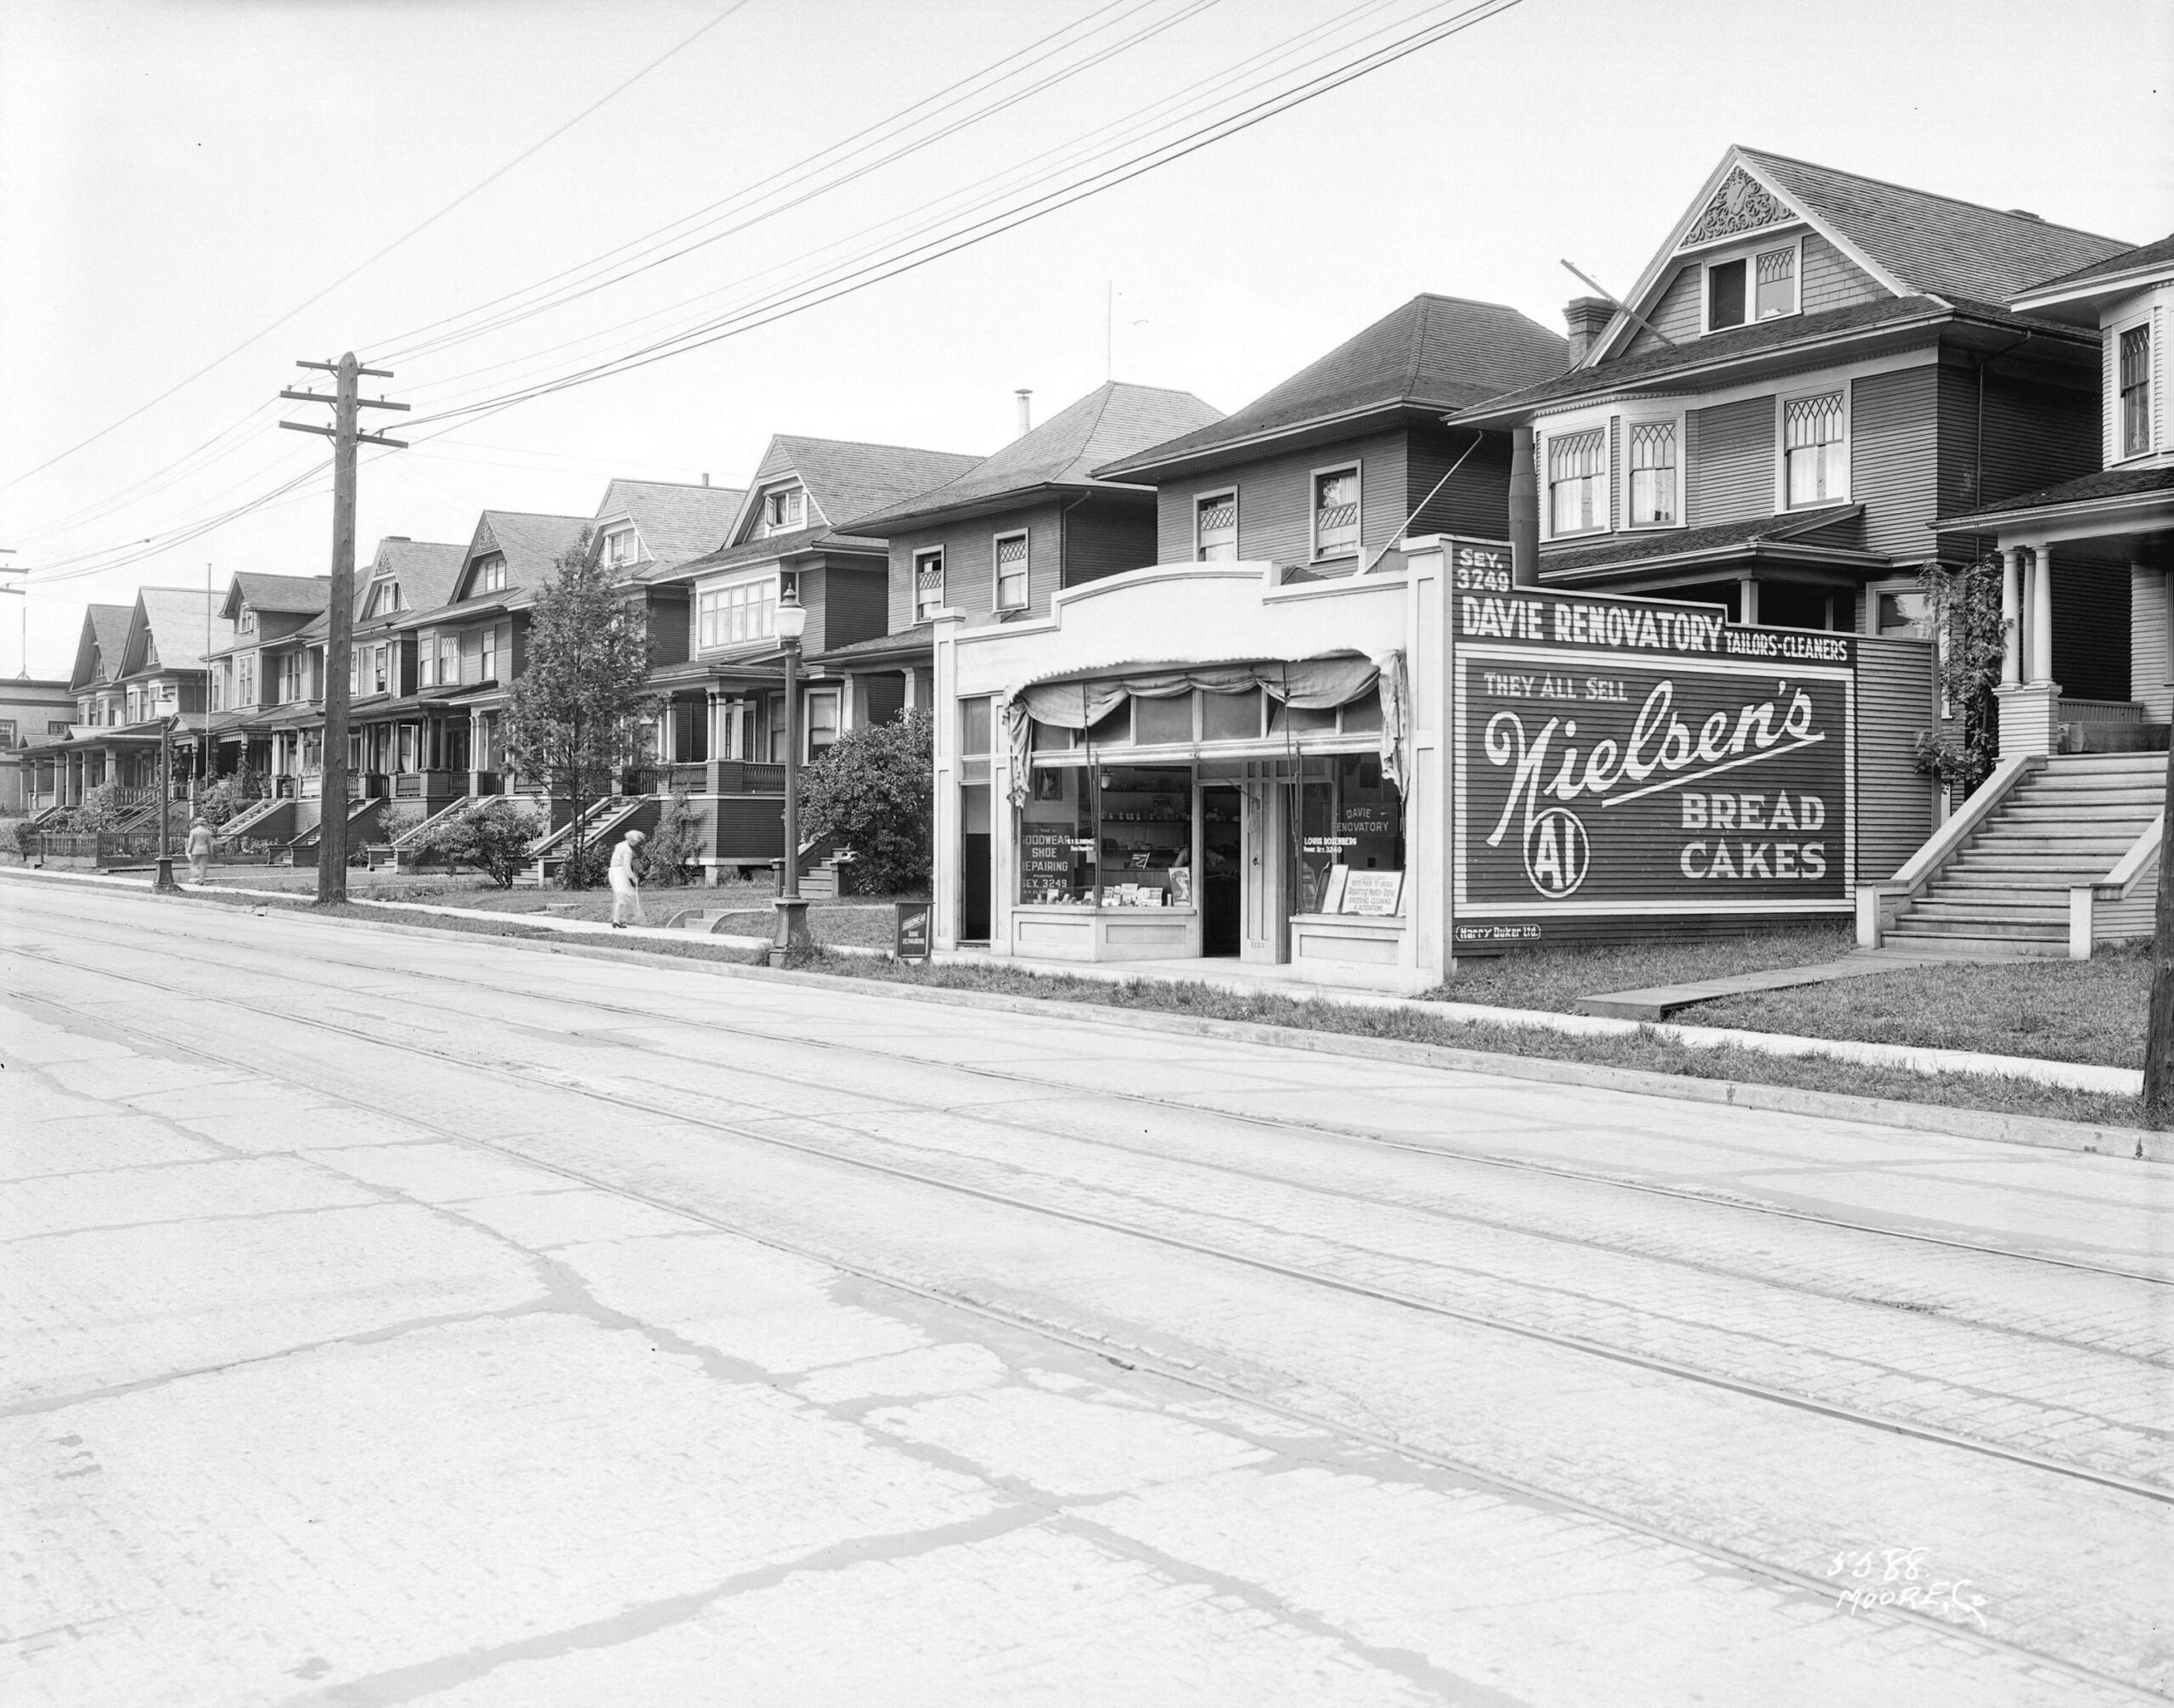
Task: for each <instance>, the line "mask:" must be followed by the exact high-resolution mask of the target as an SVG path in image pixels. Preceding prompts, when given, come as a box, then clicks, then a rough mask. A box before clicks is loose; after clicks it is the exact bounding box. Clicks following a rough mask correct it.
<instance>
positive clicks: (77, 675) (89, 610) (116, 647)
mask: <svg viewBox="0 0 2174 1708" xmlns="http://www.w3.org/2000/svg"><path fill="white" fill-rule="evenodd" d="M135 615H136V607H135V606H132V605H87V606H84V607H83V627H82V632H81V633H80V634H77V636H76V668H74V669H73V670H71V671H70V673H69V674H68V685H69V686H70V688H88V687H90V686H92V685H93V684H95V683H97V682H99V681H100V680H104V681H107V682H110V681H112V680H114V679H115V678H116V677H118V676H119V675H120V674H121V664H122V662H123V661H124V660H125V659H126V658H127V653H128V625H129V623H130V622H131V621H132V620H133V618H134V617H135ZM93 657H96V658H97V660H98V663H99V671H100V672H101V673H102V674H93V671H92V664H91V661H92V659H93Z"/></svg>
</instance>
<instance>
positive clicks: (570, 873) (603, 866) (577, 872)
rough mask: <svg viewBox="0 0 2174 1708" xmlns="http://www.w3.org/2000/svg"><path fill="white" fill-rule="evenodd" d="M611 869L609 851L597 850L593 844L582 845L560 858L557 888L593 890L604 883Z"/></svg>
mask: <svg viewBox="0 0 2174 1708" xmlns="http://www.w3.org/2000/svg"><path fill="white" fill-rule="evenodd" d="M610 871H611V849H610V848H599V847H598V846H597V845H596V844H595V843H582V844H581V845H580V846H578V847H577V848H568V849H567V850H566V853H565V854H563V855H562V856H560V861H559V888H560V889H594V888H596V886H597V885H599V884H600V883H602V882H604V881H605V876H606V875H607V874H608V873H609V872H610Z"/></svg>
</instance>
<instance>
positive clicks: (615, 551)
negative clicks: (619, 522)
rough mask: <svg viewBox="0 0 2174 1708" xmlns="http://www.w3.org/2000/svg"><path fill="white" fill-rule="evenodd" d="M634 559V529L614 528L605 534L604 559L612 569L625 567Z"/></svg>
mask: <svg viewBox="0 0 2174 1708" xmlns="http://www.w3.org/2000/svg"><path fill="white" fill-rule="evenodd" d="M604 561H605V565H606V566H607V567H611V568H612V569H625V568H626V567H628V566H629V565H630V564H632V563H633V562H634V529H632V528H630V527H617V528H613V529H612V530H611V533H607V534H605V536H604Z"/></svg>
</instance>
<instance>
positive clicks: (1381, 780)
mask: <svg viewBox="0 0 2174 1708" xmlns="http://www.w3.org/2000/svg"><path fill="white" fill-rule="evenodd" d="M1295 787H1296V788H1297V789H1298V814H1297V815H1296V818H1297V828H1298V897H1297V900H1298V911H1299V912H1300V913H1309V914H1325V913H1351V914H1373V915H1377V916H1392V915H1396V914H1400V913H1401V912H1403V910H1404V801H1403V799H1402V798H1401V797H1400V796H1399V795H1398V793H1397V792H1396V787H1395V786H1394V784H1393V783H1391V782H1389V781H1388V779H1386V778H1385V777H1384V776H1383V775H1382V762H1381V759H1380V758H1379V757H1378V756H1377V755H1375V754H1372V753H1338V754H1336V755H1333V756H1331V757H1326V758H1309V759H1308V760H1307V761H1306V762H1305V769H1304V772H1303V774H1302V775H1301V776H1300V779H1299V781H1298V783H1297V784H1296V785H1295Z"/></svg>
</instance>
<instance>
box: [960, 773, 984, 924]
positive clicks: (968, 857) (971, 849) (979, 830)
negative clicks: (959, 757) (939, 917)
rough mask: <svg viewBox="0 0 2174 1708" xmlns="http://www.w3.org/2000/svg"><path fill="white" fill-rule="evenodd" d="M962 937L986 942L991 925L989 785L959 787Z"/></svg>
mask: <svg viewBox="0 0 2174 1708" xmlns="http://www.w3.org/2000/svg"><path fill="white" fill-rule="evenodd" d="M959 806H960V815H959V816H960V837H959V940H960V942H961V943H987V942H988V927H989V840H988V839H989V828H988V822H989V803H988V788H987V787H986V786H978V787H977V786H968V787H966V788H963V789H961V790H960V791H959Z"/></svg>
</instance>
